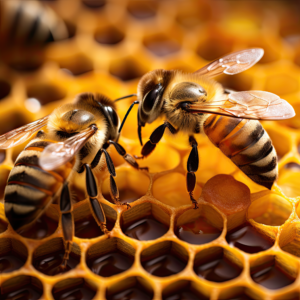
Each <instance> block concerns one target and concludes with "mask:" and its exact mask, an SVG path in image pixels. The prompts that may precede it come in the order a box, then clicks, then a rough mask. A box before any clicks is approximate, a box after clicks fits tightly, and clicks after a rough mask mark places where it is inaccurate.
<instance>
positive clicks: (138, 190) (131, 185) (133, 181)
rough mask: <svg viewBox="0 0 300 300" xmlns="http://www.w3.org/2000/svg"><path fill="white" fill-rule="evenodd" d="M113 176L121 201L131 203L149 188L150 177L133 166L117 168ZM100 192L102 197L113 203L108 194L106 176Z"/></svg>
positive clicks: (108, 187)
mask: <svg viewBox="0 0 300 300" xmlns="http://www.w3.org/2000/svg"><path fill="white" fill-rule="evenodd" d="M116 173H117V176H116V178H115V181H116V184H117V186H118V189H119V194H120V201H121V203H126V202H127V203H131V202H134V201H136V200H138V199H139V198H141V197H142V196H144V195H145V194H146V193H147V191H148V188H149V185H150V179H149V177H148V176H146V175H145V174H143V172H141V171H136V170H134V169H133V168H130V169H128V168H126V169H125V168H124V169H119V170H117V172H116ZM101 192H102V195H103V197H104V198H105V199H106V200H108V201H109V202H111V203H114V201H113V199H112V198H111V195H110V181H109V178H106V179H105V180H104V182H103V184H102V188H101Z"/></svg>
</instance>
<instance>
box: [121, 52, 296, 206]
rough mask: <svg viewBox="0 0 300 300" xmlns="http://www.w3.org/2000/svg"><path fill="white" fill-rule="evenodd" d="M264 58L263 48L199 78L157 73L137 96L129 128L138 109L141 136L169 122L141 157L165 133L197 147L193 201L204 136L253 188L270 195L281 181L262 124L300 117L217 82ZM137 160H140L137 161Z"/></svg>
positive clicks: (191, 166)
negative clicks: (198, 138)
mask: <svg viewBox="0 0 300 300" xmlns="http://www.w3.org/2000/svg"><path fill="white" fill-rule="evenodd" d="M263 54H264V50H263V49H261V48H253V49H247V50H242V51H238V52H234V53H231V54H229V55H226V56H224V57H222V58H220V59H217V60H215V61H213V62H211V63H209V64H208V65H206V66H204V67H203V68H201V69H199V70H197V71H196V72H194V73H188V74H186V73H183V72H181V71H179V70H162V69H159V70H154V71H152V72H149V73H147V74H145V75H144V76H143V77H142V78H141V80H140V81H139V84H138V89H137V94H132V95H128V96H125V97H122V98H119V99H117V100H121V99H124V98H128V97H132V96H137V100H136V101H134V102H133V103H132V105H131V106H130V107H129V109H128V111H127V113H126V115H125V118H124V119H123V122H122V124H121V126H120V129H121V128H122V127H123V125H124V122H125V120H126V118H127V116H128V114H129V112H130V111H131V109H132V107H133V106H134V104H139V107H138V136H139V140H140V143H141V145H143V142H142V135H141V129H142V127H144V126H145V125H146V123H152V122H153V121H155V120H156V119H157V118H158V117H164V118H165V121H164V123H163V124H162V125H160V126H159V127H158V128H156V129H155V130H154V131H153V133H152V134H151V136H150V139H149V141H148V142H147V143H146V144H145V145H144V146H143V148H142V151H141V157H139V158H143V157H146V156H148V155H149V154H150V153H151V152H152V151H153V150H154V149H155V147H156V144H157V143H158V142H159V141H160V140H161V138H162V136H163V134H164V132H165V129H166V128H168V129H169V131H170V132H171V134H175V133H177V132H178V131H181V132H184V133H186V134H187V135H188V136H189V144H190V146H191V147H192V150H191V152H190V155H189V158H188V161H187V175H186V181H187V191H188V193H189V196H190V199H191V201H192V203H193V204H194V205H195V208H197V207H198V205H197V201H196V200H195V199H194V197H193V190H194V188H195V184H196V176H195V172H196V171H197V170H198V166H199V157H198V148H197V141H196V139H195V137H194V134H198V133H205V134H206V135H207V136H208V138H209V139H210V141H211V142H212V143H213V144H214V145H215V146H216V147H218V148H219V149H220V150H221V151H222V152H223V153H224V154H225V155H226V156H227V157H229V158H230V159H231V161H232V162H233V163H235V164H236V165H237V166H238V168H239V169H240V170H241V171H242V172H244V173H245V174H246V175H247V176H248V177H249V178H250V179H252V180H253V181H254V182H256V183H258V184H260V185H262V186H265V187H266V188H268V189H271V187H272V185H273V183H274V181H275V180H276V178H277V174H278V167H277V155H276V151H275V149H274V147H273V145H272V142H271V139H270V137H269V135H268V133H267V132H266V131H265V130H264V128H263V127H262V125H261V124H260V122H259V121H257V120H283V119H288V118H292V117H294V116H295V111H294V109H293V107H292V106H291V105H290V104H289V103H288V102H287V101H285V100H283V99H280V97H279V96H277V95H275V94H272V93H269V92H264V91H242V92H235V91H230V90H226V89H224V88H223V87H222V85H221V84H220V83H218V82H217V81H215V80H214V79H213V77H215V76H217V75H220V74H222V73H224V74H228V75H234V74H238V73H240V72H243V71H245V70H247V69H248V68H250V67H251V66H253V65H254V64H255V63H257V62H258V61H259V60H260V59H261V57H262V56H263ZM136 158H138V157H136Z"/></svg>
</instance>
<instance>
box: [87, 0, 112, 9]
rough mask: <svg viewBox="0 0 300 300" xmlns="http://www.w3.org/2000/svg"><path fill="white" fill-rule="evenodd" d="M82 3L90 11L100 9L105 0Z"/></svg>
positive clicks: (88, 0) (91, 0)
mask: <svg viewBox="0 0 300 300" xmlns="http://www.w3.org/2000/svg"><path fill="white" fill-rule="evenodd" d="M82 3H83V4H84V5H85V6H86V7H88V8H91V9H97V8H101V7H103V6H104V5H105V4H106V0H82Z"/></svg>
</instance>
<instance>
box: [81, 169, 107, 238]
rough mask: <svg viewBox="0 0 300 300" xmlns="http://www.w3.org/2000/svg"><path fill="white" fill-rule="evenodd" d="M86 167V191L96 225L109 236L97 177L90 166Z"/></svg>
mask: <svg viewBox="0 0 300 300" xmlns="http://www.w3.org/2000/svg"><path fill="white" fill-rule="evenodd" d="M84 166H85V170H86V189H87V193H88V195H89V200H90V202H89V203H90V209H91V211H92V214H93V217H94V219H95V221H96V223H97V224H98V226H99V227H100V228H101V230H102V232H103V233H104V234H109V231H108V230H107V228H106V217H105V213H104V210H103V207H102V205H101V203H99V201H98V199H97V197H98V188H97V184H96V180H95V176H94V174H93V171H92V170H91V168H90V166H89V165H88V164H85V165H84Z"/></svg>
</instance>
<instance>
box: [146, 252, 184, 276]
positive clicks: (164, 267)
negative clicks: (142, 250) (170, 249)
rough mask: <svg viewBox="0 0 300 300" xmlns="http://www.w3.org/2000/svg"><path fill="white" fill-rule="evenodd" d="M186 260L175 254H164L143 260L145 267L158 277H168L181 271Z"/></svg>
mask: <svg viewBox="0 0 300 300" xmlns="http://www.w3.org/2000/svg"><path fill="white" fill-rule="evenodd" d="M186 264H187V263H186V262H185V261H183V260H182V259H180V258H178V257H176V256H175V255H173V254H163V255H160V256H158V257H155V258H151V259H148V260H145V261H143V262H142V266H143V268H144V269H145V270H146V271H147V272H148V273H150V274H152V275H154V276H158V277H166V276H171V275H174V274H177V273H179V272H181V271H182V270H183V269H184V268H185V266H186Z"/></svg>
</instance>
